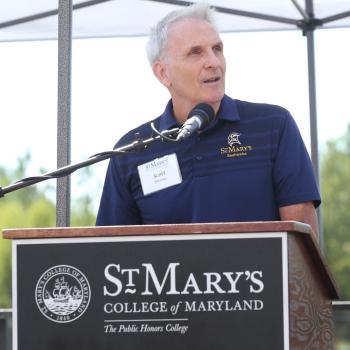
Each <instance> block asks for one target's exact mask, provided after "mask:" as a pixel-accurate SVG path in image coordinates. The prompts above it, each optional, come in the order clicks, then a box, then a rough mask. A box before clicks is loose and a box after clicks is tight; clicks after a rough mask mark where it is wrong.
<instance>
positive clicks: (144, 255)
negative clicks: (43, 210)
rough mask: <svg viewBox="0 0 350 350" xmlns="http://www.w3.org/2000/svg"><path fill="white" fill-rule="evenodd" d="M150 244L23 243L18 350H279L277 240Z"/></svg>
mask: <svg viewBox="0 0 350 350" xmlns="http://www.w3.org/2000/svg"><path fill="white" fill-rule="evenodd" d="M202 237H203V236H202ZM247 237H248V236H247ZM154 239H155V238H152V239H151V240H148V239H145V238H139V239H132V240H131V239H130V238H125V239H120V238H119V239H115V240H113V239H110V240H109V241H106V240H103V239H101V240H96V241H91V240H89V241H84V240H76V241H75V240H67V239H66V240H62V241H60V242H61V243H57V241H55V242H54V243H50V241H49V240H48V241H47V243H40V244H36V243H35V241H34V242H33V243H34V244H25V243H26V242H24V241H22V242H23V243H24V244H21V242H18V243H17V278H16V279H17V307H16V309H17V310H15V312H16V311H17V322H15V327H16V325H17V327H16V333H17V345H18V349H19V350H48V349H50V350H56V349H57V350H58V349H59V350H79V349H82V350H97V349H104V350H107V349H113V350H115V349H118V350H119V349H121V350H127V349H133V350H135V349H140V350H141V349H142V350H145V349H152V350H157V349H159V350H160V349H162V350H163V349H165V348H166V349H168V350H175V349H191V350H196V349H198V350H199V349H200V350H214V349H215V350H224V349H225V350H226V349H227V350H228V349H244V350H249V349H254V350H256V349H259V350H261V349H267V350H273V349H283V345H284V336H286V335H285V334H284V332H285V329H284V326H285V318H286V317H288V315H286V314H285V312H284V308H283V306H284V303H286V300H284V299H283V256H282V255H283V254H282V252H283V249H282V240H283V239H282V237H281V236H280V237H267V238H260V237H259V238H245V237H243V238H242V237H240V238H237V236H235V235H222V236H220V237H218V238H215V239H214V238H210V239H208V238H205V237H203V238H200V239H197V238H194V237H193V239H192V238H191V239H188V238H186V239H185V238H181V237H178V238H176V239H175V238H164V239H162V238H160V239H157V240H154ZM15 343H16V342H15Z"/></svg>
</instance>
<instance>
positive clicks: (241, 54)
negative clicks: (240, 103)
mask: <svg viewBox="0 0 350 350" xmlns="http://www.w3.org/2000/svg"><path fill="white" fill-rule="evenodd" d="M222 39H223V42H224V53H225V56H226V61H227V73H226V93H227V94H228V95H230V96H231V97H234V98H238V99H242V100H247V101H252V102H263V103H272V104H278V105H281V106H283V107H285V108H287V109H288V110H289V111H290V112H291V113H292V115H293V117H294V118H295V120H296V122H297V124H298V126H299V128H300V131H301V133H302V136H303V138H304V141H305V144H306V146H307V147H308V149H310V136H309V133H310V129H309V119H308V118H309V116H308V114H309V105H308V83H307V56H306V38H305V37H303V36H302V34H301V33H300V32H299V31H283V32H259V33H233V34H222ZM315 42H316V79H317V99H318V105H317V111H318V135H319V141H320V150H321V153H322V151H323V150H324V149H325V144H326V142H327V141H328V140H332V139H336V138H338V137H340V136H341V135H343V134H344V132H345V130H346V128H347V125H348V124H349V123H350V105H349V103H348V100H349V97H350V95H349V81H350V65H349V62H350V45H349V44H348V43H349V42H350V28H348V29H327V30H318V31H316V35H315ZM145 43H146V38H144V37H137V38H105V39H80V40H74V41H73V50H72V51H73V56H72V106H71V111H72V163H75V162H80V161H82V160H85V159H86V158H87V157H88V156H90V155H93V154H95V153H98V152H100V151H105V150H110V149H111V148H112V147H113V146H114V144H115V143H116V142H117V140H118V139H119V138H120V137H121V136H122V135H123V134H124V133H125V132H127V131H128V130H130V129H132V128H134V127H136V126H138V125H139V124H141V123H144V122H147V121H149V120H151V119H153V118H155V117H156V116H158V115H159V114H161V113H162V111H163V109H164V107H165V104H166V102H167V100H168V99H169V95H168V92H167V91H166V90H165V88H164V87H163V86H162V85H161V84H160V83H159V82H158V81H157V80H156V78H155V77H154V76H153V74H152V71H151V68H150V66H149V64H148V62H147V59H146V54H145V50H144V47H145ZM56 118H57V42H56V41H36V42H12V43H0V123H1V124H0V128H1V135H0V166H2V167H5V168H13V167H14V166H15V165H16V161H17V159H18V158H19V157H22V156H23V155H24V154H25V153H26V152H27V151H30V152H31V154H32V162H31V165H30V168H29V169H28V174H27V175H28V176H29V175H37V174H38V173H39V172H40V169H41V168H45V169H46V171H51V170H54V169H55V168H56V150H57V147H56ZM106 166H107V162H106V161H104V162H103V163H100V164H96V165H93V166H92V172H93V174H92V175H91V176H90V178H89V179H87V181H85V183H84V184H82V183H79V182H78V179H79V176H77V175H75V174H76V173H75V174H74V175H73V177H72V182H73V184H72V193H73V198H74V196H75V195H78V194H80V193H84V191H90V193H91V191H93V193H96V201H95V207H97V205H98V200H99V196H100V191H101V186H102V183H103V179H104V173H105V170H106ZM0 185H1V186H2V187H4V186H6V185H7V184H0Z"/></svg>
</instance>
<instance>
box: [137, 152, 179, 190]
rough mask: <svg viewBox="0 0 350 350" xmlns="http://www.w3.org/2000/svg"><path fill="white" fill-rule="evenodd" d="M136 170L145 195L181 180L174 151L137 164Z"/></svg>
mask: <svg viewBox="0 0 350 350" xmlns="http://www.w3.org/2000/svg"><path fill="white" fill-rule="evenodd" d="M137 170H138V172H139V176H140V180H141V186H142V190H143V194H144V195H145V196H146V195H147V194H150V193H153V192H156V191H160V190H163V189H164V188H167V187H170V186H174V185H177V184H180V183H181V182H182V176H181V171H180V168H179V162H178V161H177V156H176V154H175V153H173V154H169V155H166V156H164V157H162V158H156V159H154V160H152V161H151V162H148V163H145V164H142V165H139V166H138V167H137Z"/></svg>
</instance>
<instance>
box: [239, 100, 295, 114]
mask: <svg viewBox="0 0 350 350" xmlns="http://www.w3.org/2000/svg"><path fill="white" fill-rule="evenodd" d="M235 102H236V105H237V109H238V112H239V114H240V116H241V117H245V118H249V117H251V118H258V117H260V118H264V117H265V118H266V117H280V118H286V117H290V113H289V111H288V110H287V109H285V108H283V107H281V106H278V105H274V104H269V103H258V102H248V101H242V100H237V99H235Z"/></svg>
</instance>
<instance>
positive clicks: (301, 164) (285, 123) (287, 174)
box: [273, 112, 321, 207]
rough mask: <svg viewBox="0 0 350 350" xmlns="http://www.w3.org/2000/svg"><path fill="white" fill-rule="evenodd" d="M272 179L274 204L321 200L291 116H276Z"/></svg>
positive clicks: (303, 146)
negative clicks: (276, 129)
mask: <svg viewBox="0 0 350 350" xmlns="http://www.w3.org/2000/svg"><path fill="white" fill-rule="evenodd" d="M279 121H280V125H279V133H278V134H277V135H278V136H277V137H278V140H277V149H276V153H275V160H274V168H273V181H274V187H275V196H276V200H277V205H278V207H283V206H287V205H293V204H298V203H304V202H308V201H313V202H314V205H315V207H318V206H319V205H320V203H321V198H320V194H319V191H318V187H317V183H316V179H315V176H314V172H313V167H312V163H311V160H310V157H309V154H308V152H307V149H306V147H305V144H304V142H303V140H302V137H301V135H300V132H299V129H298V127H297V125H296V123H295V121H294V119H293V117H292V116H291V115H290V114H289V113H288V112H286V114H285V115H284V118H281V119H279Z"/></svg>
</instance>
